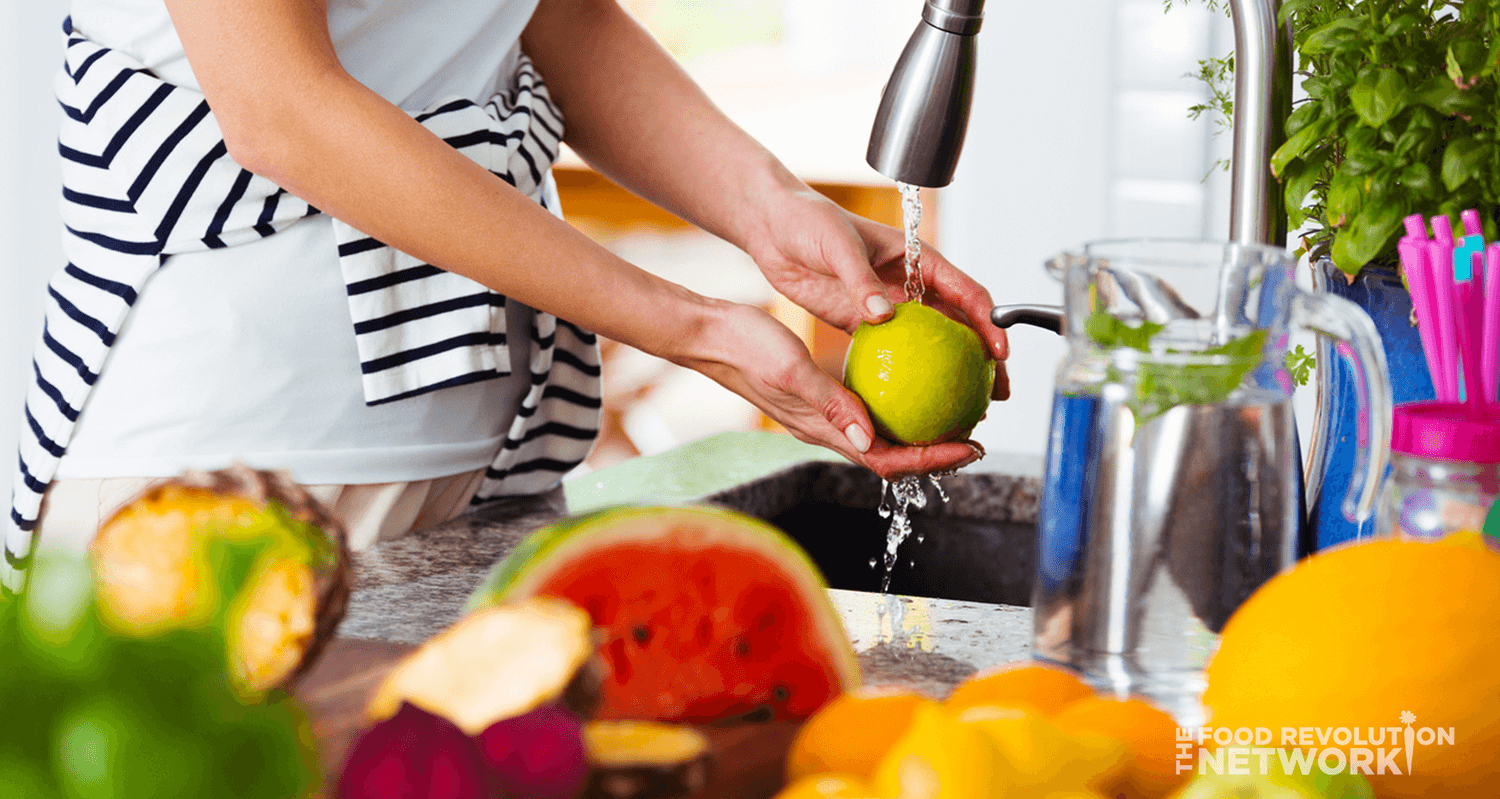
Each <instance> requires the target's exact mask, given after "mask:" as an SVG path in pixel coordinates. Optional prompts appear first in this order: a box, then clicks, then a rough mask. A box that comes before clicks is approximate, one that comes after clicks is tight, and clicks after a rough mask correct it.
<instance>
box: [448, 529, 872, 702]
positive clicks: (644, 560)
mask: <svg viewBox="0 0 1500 799" xmlns="http://www.w3.org/2000/svg"><path fill="white" fill-rule="evenodd" d="M827 587H828V586H827V585H826V584H825V583H824V582H823V578H822V575H820V574H819V573H818V570H817V567H816V566H814V565H813V563H812V561H811V560H810V559H809V558H808V557H807V554H806V553H805V552H803V551H802V548H801V547H800V546H798V545H797V543H796V542H795V541H793V540H792V539H791V538H788V537H787V536H786V535H785V534H784V533H782V532H781V531H780V530H777V529H776V528H775V527H772V526H771V525H769V524H766V523H765V522H763V521H760V520H759V519H755V518H753V517H750V516H746V515H744V514H741V513H738V512H735V511H730V510H725V509H721V508H710V507H629V508H615V509H608V510H602V511H597V512H595V513H591V514H588V515H584V516H580V517H577V518H574V519H568V520H564V521H562V522H559V523H557V524H554V525H552V526H549V527H545V528H542V529H541V530H538V531H537V532H535V533H533V534H532V535H531V536H530V537H528V538H527V539H526V540H525V541H523V542H522V543H521V545H520V546H519V547H517V548H516V550H515V551H514V552H513V553H511V555H510V556H509V557H507V558H506V559H505V560H503V561H501V562H500V563H499V564H498V565H497V566H496V567H495V569H494V570H493V571H492V572H491V574H490V576H489V578H488V580H487V581H486V583H485V584H484V585H483V586H481V587H480V589H479V591H478V592H476V594H475V596H474V597H473V598H472V599H471V601H470V604H471V606H473V607H482V606H485V605H489V604H494V603H498V602H504V601H510V600H515V599H521V598H526V597H531V596H538V595H541V596H553V597H558V598H561V599H566V600H569V601H571V602H573V603H574V604H576V605H578V606H579V607H581V608H583V609H584V610H586V611H587V612H588V613H589V615H590V617H591V618H592V619H593V623H594V626H595V627H596V628H598V629H600V630H601V632H602V639H601V643H600V649H599V654H600V657H601V659H602V660H603V661H604V663H605V665H606V666H607V671H608V672H609V673H608V675H607V676H606V677H605V679H604V685H603V697H602V701H601V703H600V708H599V713H598V715H599V717H600V718H605V719H611V718H613V719H650V720H657V721H674V722H692V723H703V722H712V721H725V720H733V719H747V720H748V719H766V720H770V719H781V720H794V719H803V718H806V717H808V716H810V715H812V713H813V712H814V711H816V710H817V709H818V708H820V707H822V706H823V704H824V703H825V702H827V701H828V700H830V699H832V698H833V697H834V696H837V695H838V693H839V692H840V691H844V690H850V689H852V688H855V687H857V686H858V683H859V665H858V662H857V661H856V659H855V655H854V649H853V647H852V646H851V645H850V643H849V636H848V633H847V632H845V630H844V626H843V623H842V621H841V620H840V618H839V615H838V612H837V611H836V610H835V609H834V607H833V604H832V603H831V602H830V601H829V598H828V592H827Z"/></svg>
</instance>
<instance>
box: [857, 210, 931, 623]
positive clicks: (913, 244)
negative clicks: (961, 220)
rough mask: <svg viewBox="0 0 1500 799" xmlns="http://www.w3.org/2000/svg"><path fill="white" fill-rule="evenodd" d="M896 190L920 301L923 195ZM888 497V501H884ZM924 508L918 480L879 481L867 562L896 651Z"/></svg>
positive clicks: (911, 291)
mask: <svg viewBox="0 0 1500 799" xmlns="http://www.w3.org/2000/svg"><path fill="white" fill-rule="evenodd" d="M896 187H897V188H898V189H900V191H901V229H902V232H904V233H905V234H906V264H905V265H906V283H905V289H906V299H907V300H908V301H911V300H915V301H917V302H921V300H922V295H923V294H924V293H925V287H924V285H923V282H922V268H921V264H920V257H921V254H922V241H921V239H919V238H918V237H917V227H918V225H920V224H921V222H922V195H921V188H920V187H917V186H913V185H911V184H909V183H899V182H898V183H897V184H896ZM939 476H940V475H937V474H931V475H927V480H928V481H929V482H930V483H931V484H932V486H933V488H935V489H937V495H938V497H939V498H940V499H941V500H942V501H943V502H947V501H948V495H947V494H945V493H943V486H942V484H941V483H939V482H938V477H939ZM887 495H889V497H890V498H889V501H888V500H887ZM925 507H927V493H926V491H925V490H923V487H922V478H921V477H903V478H901V479H899V480H897V481H896V482H894V483H890V482H886V481H884V480H882V481H881V482H880V507H879V512H880V516H881V518H883V519H890V520H891V527H890V529H889V530H888V531H887V532H886V535H885V556H884V557H883V558H882V559H881V561H879V562H878V561H877V560H876V559H875V558H871V559H870V568H872V569H873V568H877V567H878V566H881V565H883V566H884V567H885V575H884V577H882V578H881V580H880V592H881V593H882V594H884V595H885V598H886V601H885V603H884V604H882V605H878V606H877V610H876V612H877V613H878V614H879V615H880V616H881V617H882V620H881V626H882V627H883V626H884V617H886V616H889V617H890V622H891V644H893V645H896V646H897V647H898V648H899V647H901V646H903V645H904V644H905V643H906V631H905V630H904V629H903V622H904V620H905V617H906V605H905V603H903V602H902V601H901V600H900V599H899V598H898V597H896V596H894V595H892V594H891V592H890V591H891V574H892V572H893V571H894V570H895V568H896V558H897V551H898V550H899V549H900V548H901V544H902V543H904V542H905V541H906V539H907V538H908V537H910V536H911V531H912V529H911V510H912V509H913V508H915V509H917V510H921V509H923V508H925ZM921 542H922V537H921V536H920V535H918V536H917V543H921Z"/></svg>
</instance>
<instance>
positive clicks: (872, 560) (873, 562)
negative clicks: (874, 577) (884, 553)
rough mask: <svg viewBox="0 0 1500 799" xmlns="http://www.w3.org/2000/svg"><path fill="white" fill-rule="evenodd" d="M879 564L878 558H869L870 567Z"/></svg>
mask: <svg viewBox="0 0 1500 799" xmlns="http://www.w3.org/2000/svg"><path fill="white" fill-rule="evenodd" d="M879 565H880V558H870V568H872V569H873V568H875V567H876V566H879Z"/></svg>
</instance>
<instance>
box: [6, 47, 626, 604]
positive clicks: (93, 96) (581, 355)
mask: <svg viewBox="0 0 1500 799" xmlns="http://www.w3.org/2000/svg"><path fill="white" fill-rule="evenodd" d="M63 33H64V38H65V41H66V56H65V62H64V67H63V70H62V71H61V72H60V73H59V75H58V76H57V79H56V81H55V83H54V89H55V91H56V94H57V98H58V101H59V102H60V103H61V105H62V108H63V111H64V119H63V123H62V127H61V131H60V133H59V141H58V149H59V152H60V154H61V156H62V182H63V187H64V188H63V203H62V217H63V223H64V228H65V235H64V242H63V253H64V255H65V257H66V258H67V261H68V263H67V265H66V266H65V267H64V268H63V269H62V270H61V271H59V272H58V273H57V274H56V275H55V276H54V277H53V278H52V280H51V281H50V282H49V284H48V291H47V294H48V296H47V299H46V303H47V305H46V309H45V321H44V325H43V332H42V338H41V341H40V342H39V343H38V345H37V347H36V350H35V353H34V356H33V361H32V370H33V381H32V383H31V385H30V387H29V389H28V391H27V396H26V407H25V414H24V416H25V426H24V428H23V431H22V436H21V444H20V453H19V455H20V458H19V462H20V468H19V471H18V474H17V477H16V480H15V483H14V486H13V494H12V504H11V513H10V516H9V518H8V519H7V525H6V533H5V562H4V563H3V564H0V582H3V584H4V586H5V587H6V588H7V589H8V590H18V588H19V586H20V584H21V581H22V579H23V578H24V571H25V568H26V566H27V564H28V562H29V560H30V555H31V550H32V545H33V543H34V542H33V538H34V532H35V529H36V522H37V517H38V515H39V510H40V505H41V500H42V495H43V493H44V492H45V491H46V488H47V486H48V485H49V484H50V483H51V481H52V478H53V476H54V475H55V474H56V471H57V465H58V462H59V460H60V459H61V458H62V456H63V453H64V452H65V451H66V448H67V444H68V440H69V438H70V437H71V435H72V431H73V426H74V423H75V422H76V421H77V419H78V414H79V411H80V410H81V409H82V408H83V405H84V402H85V401H86V399H87V397H88V394H89V390H90V388H91V387H92V386H93V384H94V382H95V381H96V380H97V379H98V376H99V373H100V370H101V368H102V367H103V364H104V361H105V357H106V355H107V354H108V352H109V348H110V346H111V345H112V344H113V343H114V340H115V336H116V335H117V334H118V333H119V330H120V328H121V325H122V324H123V322H124V320H125V317H126V314H127V313H129V311H130V308H131V306H132V305H133V304H134V302H135V299H136V297H137V295H138V294H139V293H140V291H141V290H142V288H143V287H144V286H145V284H146V280H147V278H148V277H150V275H151V274H152V272H154V271H155V270H156V269H157V268H159V267H160V266H161V264H162V263H163V262H164V260H165V259H166V258H167V257H168V256H170V255H172V254H175V253H183V252H192V251H200V250H206V249H215V248H221V247H230V246H234V245H236V244H242V243H245V242H249V241H254V240H257V239H260V238H263V237H266V236H270V235H273V234H274V233H275V232H277V231H278V230H282V229H285V228H286V227H287V226H289V225H292V224H294V223H296V222H297V221H299V220H301V219H302V218H304V217H307V216H311V215H314V214H317V213H318V211H317V209H315V208H313V207H311V206H309V205H308V204H307V203H306V202H305V201H303V200H301V199H298V198H297V197H295V196H293V195H291V194H289V193H287V192H286V191H285V190H283V189H281V188H280V187H278V186H276V185H275V184H273V183H271V182H270V181H268V180H266V179H264V178H261V177H259V176H256V175H253V174H251V173H250V172H248V171H246V170H244V169H242V168H240V167H239V166H238V165H237V164H235V163H234V161H233V160H232V159H231V158H230V157H229V155H228V151H227V149H226V148H225V145H224V140H223V136H222V135H221V133H220V132H219V127H218V125H217V123H216V122H215V120H214V118H213V115H212V114H211V113H210V111H209V108H208V105H207V103H206V102H205V101H204V98H203V95H202V94H201V93H199V92H196V91H193V90H191V89H187V88H184V87H179V86H173V85H171V84H168V83H166V82H164V81H162V80H161V79H159V78H157V77H156V76H155V75H153V74H152V73H151V72H150V71H149V70H147V69H145V68H144V67H143V66H142V65H141V64H140V63H138V62H136V61H135V60H134V59H132V58H130V57H129V56H126V55H124V54H122V53H120V52H118V51H114V50H110V49H108V48H105V47H102V46H99V45H97V44H95V43H93V42H90V41H89V40H87V39H86V38H84V37H83V36H82V35H80V34H78V33H77V32H75V31H74V30H73V28H72V23H71V20H68V21H65V22H64V23H63ZM414 116H415V117H416V118H417V119H418V120H419V121H421V122H422V123H423V124H424V125H426V126H427V127H429V129H431V130H433V131H434V132H435V133H437V135H439V136H441V137H442V138H443V139H444V140H446V141H447V142H448V143H449V144H451V145H453V146H454V147H456V148H458V149H459V150H460V152H463V153H464V154H465V155H467V156H469V157H470V158H472V159H474V160H475V161H476V162H478V163H480V164H481V165H483V166H485V167H486V168H487V169H489V170H490V171H491V172H493V173H494V174H496V175H498V176H499V177H501V178H503V179H505V180H506V181H508V182H510V183H512V184H514V185H516V186H517V188H520V189H521V190H522V191H524V192H526V193H527V195H528V196H530V197H531V198H532V199H534V200H536V201H537V202H539V203H541V204H542V205H544V206H545V207H547V208H548V209H550V210H552V211H553V213H558V201H557V193H556V186H555V184H554V183H553V182H552V180H551V174H550V172H549V168H550V166H551V164H552V162H553V160H555V158H556V156H557V151H558V147H559V143H560V141H561V137H562V132H563V129H562V118H561V114H560V113H559V112H558V110H557V108H556V107H555V106H554V105H552V103H551V101H550V99H549V97H548V95H547V91H546V86H545V85H544V84H543V83H542V81H541V79H540V77H538V76H537V74H536V72H535V70H534V69H533V68H532V66H531V62H530V60H529V59H526V58H525V57H524V56H523V57H522V58H521V59H520V64H519V66H518V68H517V70H516V72H515V74H514V75H513V77H512V80H511V82H510V85H509V87H508V88H507V89H506V90H504V91H502V92H501V94H500V95H499V96H497V97H496V98H494V99H492V100H491V101H490V102H488V103H486V104H485V105H482V106H481V105H478V104H476V103H473V102H470V101H468V100H451V101H444V102H440V103H438V104H436V105H435V106H434V107H432V108H431V109H428V110H426V111H423V112H422V113H419V114H415V115H414ZM335 227H336V234H337V238H338V242H339V255H340V258H339V261H340V266H341V268H342V270H343V273H344V276H345V280H346V283H347V286H348V292H349V303H350V309H351V312H352V313H353V317H354V320H355V336H356V343H357V345H358V351H359V356H360V361H361V370H362V372H363V375H364V389H365V398H366V401H367V402H368V403H370V404H375V403H379V402H391V401H395V400H399V399H401V398H402V397H407V396H413V395H415V394H420V393H423V392H426V391H432V390H435V389H438V388H442V387H444V386H448V385H456V384H460V383H467V382H473V381H476V380H483V379H488V378H492V377H499V376H504V375H507V374H508V373H509V364H510V361H509V355H508V352H507V350H506V348H505V347H506V342H505V308H504V305H505V298H504V297H503V296H501V295H499V294H496V293H494V292H492V291H489V290H488V289H486V288H485V287H483V286H482V285H480V284H478V283H475V282H473V281H470V280H467V279H466V278H463V277H460V276H458V275H454V274H452V273H449V272H445V271H443V270H440V269H437V268H435V267H432V266H430V265H427V264H423V263H421V262H420V261H417V260H416V259H413V258H410V257H408V256H406V255H405V254H404V253H400V252H398V251H396V250H394V249H392V248H390V247H386V246H385V245H383V244H380V243H379V242H376V241H374V240H372V239H370V238H369V237H367V236H365V235H364V234H362V233H360V232H358V231H356V230H354V229H353V228H351V227H349V226H347V225H344V224H342V223H340V222H338V221H337V220H335ZM532 338H533V341H534V344H535V346H534V347H533V350H532V357H531V361H530V372H531V374H530V382H531V386H530V390H529V391H528V393H527V394H526V396H525V397H524V398H523V400H522V404H521V410H520V412H519V414H518V416H517V418H516V420H515V423H514V424H513V425H512V427H511V429H510V430H509V431H507V435H506V440H505V443H504V445H503V447H502V449H501V451H500V452H499V453H498V455H497V456H496V459H495V461H494V463H493V464H492V465H491V466H490V468H489V469H488V470H487V473H486V479H485V480H484V481H483V483H482V485H481V487H480V490H479V492H478V494H477V495H476V497H475V499H474V501H475V503H476V504H477V503H482V502H484V501H487V500H489V499H494V498H498V497H501V496H508V495H515V494H526V493H536V492H539V491H543V490H546V489H548V488H550V487H551V486H553V485H556V484H557V482H558V481H559V480H560V479H561V476H562V474H563V473H565V472H566V471H568V470H569V469H571V468H572V467H573V466H575V465H577V464H578V463H580V462H581V461H582V460H583V459H584V457H585V456H586V455H587V454H588V451H589V448H590V447H591V446H592V444H593V439H594V437H595V435H596V434H597V431H598V428H599V414H600V386H599V374H600V370H599V352H598V342H597V339H596V338H595V336H594V335H593V334H592V333H590V332H588V331H586V330H583V329H581V328H578V327H577V326H575V325H572V324H569V323H568V322H565V321H562V320H559V319H557V318H555V317H553V316H552V315H550V314H546V313H542V312H537V313H536V314H535V315H534V322H533V325H532Z"/></svg>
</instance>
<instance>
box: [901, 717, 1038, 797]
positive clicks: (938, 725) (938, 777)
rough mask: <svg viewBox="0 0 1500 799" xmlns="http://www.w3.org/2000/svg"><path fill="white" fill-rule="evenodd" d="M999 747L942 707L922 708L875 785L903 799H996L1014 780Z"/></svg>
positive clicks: (913, 718)
mask: <svg viewBox="0 0 1500 799" xmlns="http://www.w3.org/2000/svg"><path fill="white" fill-rule="evenodd" d="M1011 776H1012V775H1011V774H1010V773H1009V770H1008V769H1007V768H1005V763H1004V761H1003V760H1002V759H1001V758H1000V757H999V756H998V754H997V753H996V751H995V746H994V744H992V743H990V741H989V740H988V739H987V738H986V737H985V735H984V734H983V733H982V732H980V731H979V730H978V729H977V728H975V727H972V726H970V725H967V724H962V723H960V722H959V721H958V720H957V719H955V718H953V716H951V715H949V714H948V713H947V712H946V711H944V710H943V709H942V708H941V707H939V706H937V705H921V706H918V707H917V708H916V712H915V713H913V714H912V720H911V724H910V725H909V726H908V727H907V729H906V732H905V733H904V734H903V735H902V736H901V737H900V738H899V739H897V740H896V743H895V744H894V745H893V746H892V747H891V748H890V750H889V751H887V752H886V753H885V757H883V758H881V760H880V765H878V766H877V767H876V769H875V779H874V780H873V781H872V787H873V788H874V789H875V794H876V795H877V796H899V797H901V799H991V797H992V796H993V795H995V794H996V793H997V792H998V791H999V790H1000V788H1001V786H1004V785H1008V784H1009V783H1010V780H1011Z"/></svg>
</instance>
